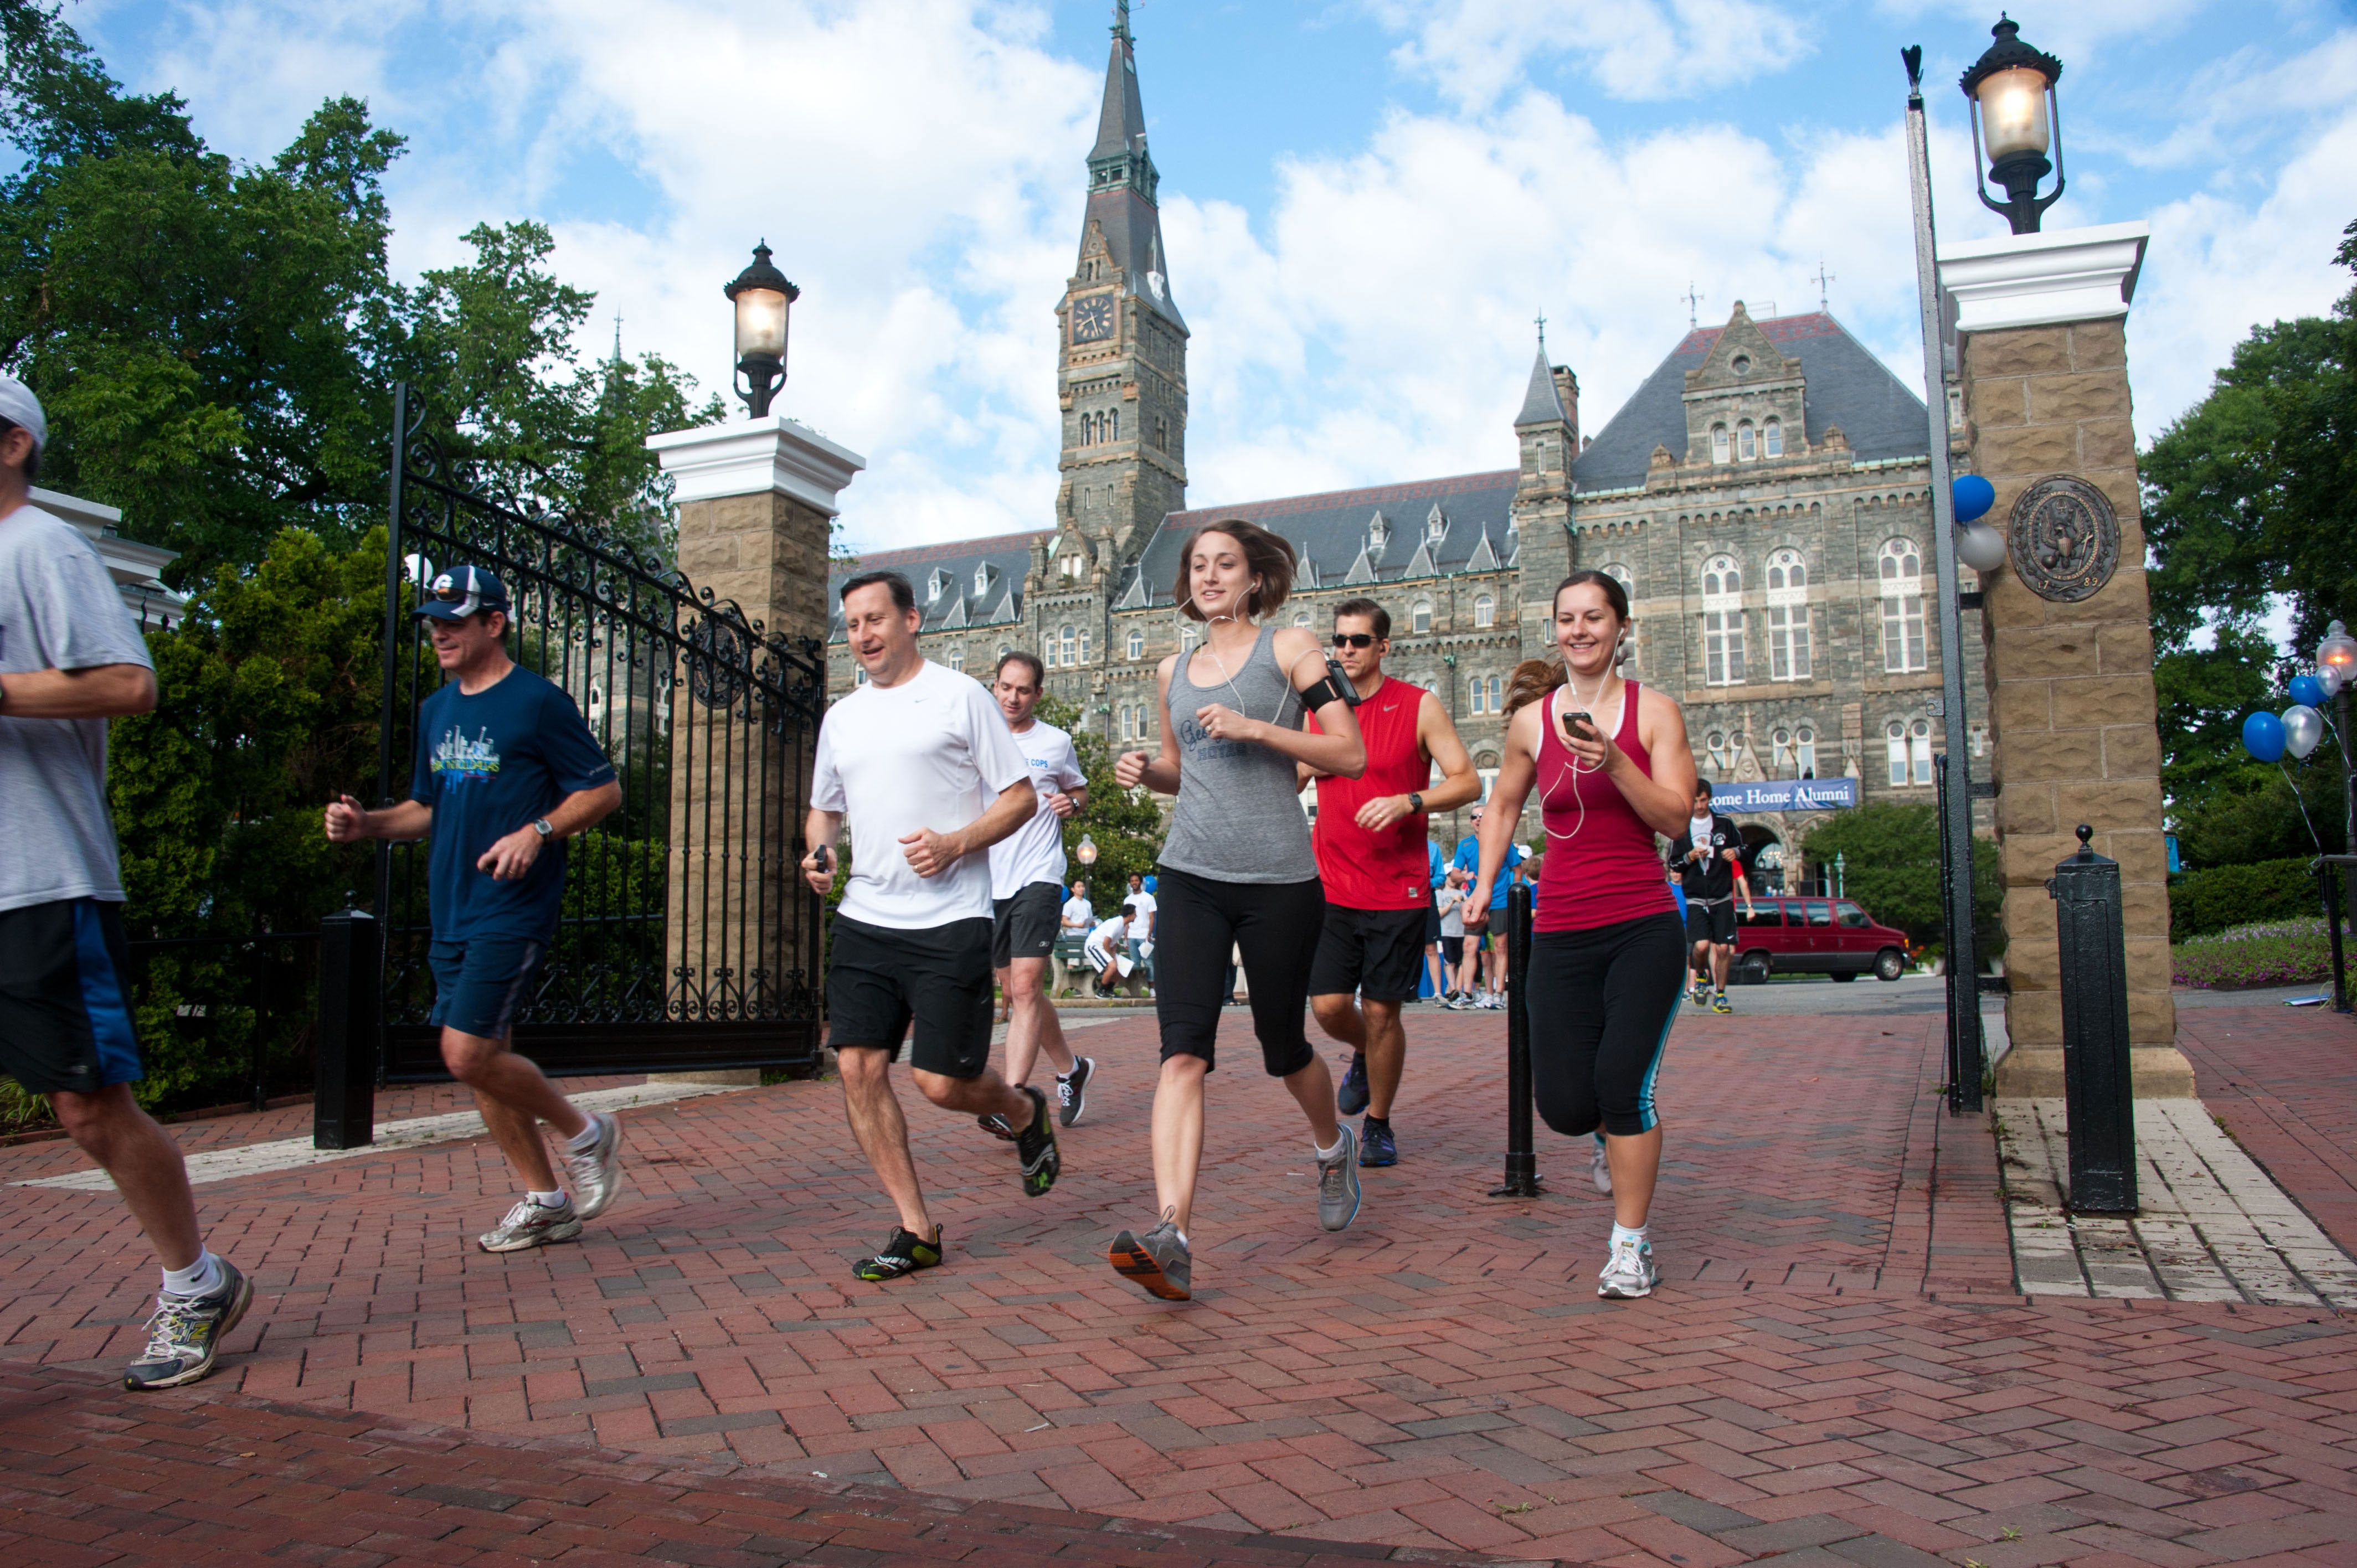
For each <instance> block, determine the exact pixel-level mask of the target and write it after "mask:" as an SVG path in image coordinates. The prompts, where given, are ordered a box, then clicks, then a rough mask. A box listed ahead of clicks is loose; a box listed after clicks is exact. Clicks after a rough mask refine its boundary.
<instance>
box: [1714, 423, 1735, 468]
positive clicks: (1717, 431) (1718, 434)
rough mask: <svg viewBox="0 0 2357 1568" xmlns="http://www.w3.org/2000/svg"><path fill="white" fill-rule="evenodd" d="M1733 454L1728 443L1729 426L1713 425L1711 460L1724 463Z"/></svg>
mask: <svg viewBox="0 0 2357 1568" xmlns="http://www.w3.org/2000/svg"><path fill="white" fill-rule="evenodd" d="M1733 455H1734V454H1733V452H1732V450H1731V448H1730V447H1729V446H1728V444H1727V426H1726V425H1724V424H1714V425H1712V426H1711V427H1710V460H1711V461H1712V462H1714V463H1724V462H1726V461H1727V459H1728V458H1729V457H1731V456H1733Z"/></svg>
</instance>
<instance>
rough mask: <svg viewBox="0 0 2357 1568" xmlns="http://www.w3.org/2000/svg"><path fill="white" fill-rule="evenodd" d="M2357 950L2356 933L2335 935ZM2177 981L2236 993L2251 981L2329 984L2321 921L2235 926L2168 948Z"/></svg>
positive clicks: (2327, 948) (2329, 956) (2325, 937)
mask: <svg viewBox="0 0 2357 1568" xmlns="http://www.w3.org/2000/svg"><path fill="white" fill-rule="evenodd" d="M2341 940H2342V942H2343V944H2344V945H2346V946H2348V947H2350V948H2352V950H2357V937H2352V936H2350V935H2348V934H2347V933H2346V931H2345V929H2344V933H2343V935H2342V937H2341ZM2169 955H2170V958H2171V960H2172V968H2173V969H2174V970H2175V972H2176V981H2177V983H2178V984H2179V985H2190V986H2196V987H2199V988H2201V989H2202V990H2206V991H2236V990H2241V989H2243V988H2244V987H2246V986H2255V985H2306V984H2310V983H2319V984H2330V983H2331V981H2332V947H2331V942H2330V936H2329V934H2328V933H2327V932H2326V930H2325V929H2324V922H2323V921H2322V920H2278V921H2274V922H2271V923H2268V924H2265V925H2252V926H2235V927H2233V928H2232V929H2227V930H2223V931H2216V932H2212V934H2211V935H2209V936H2206V937H2196V938H2194V939H2193V940H2190V941H2183V942H2179V943H2177V944H2176V945H2174V946H2173V947H2171V948H2170V949H2169Z"/></svg>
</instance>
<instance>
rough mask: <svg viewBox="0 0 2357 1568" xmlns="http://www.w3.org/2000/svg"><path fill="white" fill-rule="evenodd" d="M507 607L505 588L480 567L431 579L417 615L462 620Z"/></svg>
mask: <svg viewBox="0 0 2357 1568" xmlns="http://www.w3.org/2000/svg"><path fill="white" fill-rule="evenodd" d="M509 607H510V606H509V604H508V591H507V588H506V586H505V585H502V584H501V583H500V580H499V579H498V578H497V577H494V576H492V575H490V573H489V572H486V571H484V570H483V569H482V568H480V567H479V566H461V567H459V568H458V569H457V571H455V572H445V573H443V574H442V575H440V576H438V577H436V578H435V579H434V585H433V586H432V587H431V588H428V589H427V590H426V596H425V598H424V599H422V600H420V601H419V603H418V606H417V613H418V614H419V615H421V616H432V617H433V618H435V619H436V620H465V619H466V618H468V616H470V615H473V614H474V613H475V612H476V611H477V610H504V609H507V608H509Z"/></svg>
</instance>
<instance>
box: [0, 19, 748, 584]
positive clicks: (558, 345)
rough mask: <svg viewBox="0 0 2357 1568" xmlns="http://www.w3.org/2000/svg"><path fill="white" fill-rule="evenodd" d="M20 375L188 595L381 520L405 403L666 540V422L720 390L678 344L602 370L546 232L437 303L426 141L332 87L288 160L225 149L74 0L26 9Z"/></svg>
mask: <svg viewBox="0 0 2357 1568" xmlns="http://www.w3.org/2000/svg"><path fill="white" fill-rule="evenodd" d="M0 49H5V59H0V135H5V137H6V139H7V140H8V142H9V143H10V144H11V146H12V148H13V150H14V151H15V153H16V156H17V158H18V160H19V162H18V166H17V167H16V170H15V172H14V173H12V174H10V175H8V176H7V177H5V178H0V364H5V366H6V367H7V368H8V369H9V370H11V371H14V372H15V373H16V374H17V375H19V376H21V377H22V378H23V379H24V380H25V381H26V382H27V384H28V385H30V386H31V387H32V388H33V390H34V391H35V392H37V393H38V395H39V396H40V398H41V400H42V403H43V405H44V407H45V408H46V410H47V412H48V416H49V425H50V433H51V435H50V445H49V446H48V450H47V452H46V453H45V454H44V456H43V467H42V478H43V481H44V482H45V483H47V484H48V485H50V486H52V487H54V488H57V489H68V490H71V491H73V492H74V493H76V494H78V495H83V496H87V497H90V498H91V499H96V500H102V501H105V502H108V503H110V504H113V505H115V506H119V507H121V508H122V509H123V511H124V532H126V533H127V534H129V535H130V536H132V537H134V538H136V539H141V540H145V541H148V542H153V543H157V544H162V545H166V546H168V547H170V548H172V549H175V550H178V551H179V552H181V559H180V560H179V561H178V562H177V563H175V564H174V566H173V567H172V569H171V573H170V575H171V576H172V580H173V582H174V583H175V585H180V586H186V585H189V584H196V583H202V582H205V581H208V580H210V577H211V575H212V574H213V571H214V569H215V567H216V566H218V565H220V564H223V563H230V564H239V565H247V564H252V563H253V562H254V561H256V560H258V559H260V557H261V556H262V554H263V553H264V549H265V548H266V547H267V546H268V544H269V542H271V541H272V540H274V538H275V537H276V536H277V535H278V533H279V532H281V531H282V530H283V529H285V528H288V527H291V526H300V527H305V528H307V529H310V530H311V531H312V532H316V533H317V534H319V535H320V536H321V537H322V538H323V539H325V540H327V541H328V542H332V543H334V544H337V545H346V544H349V543H350V542H352V541H353V540H354V539H355V538H357V537H358V535H359V533H360V532H361V531H362V530H363V529H365V528H366V527H367V525H368V524H369V522H371V521H374V520H375V519H376V518H378V517H379V516H381V515H382V505H383V499H384V466H385V457H386V452H387V447H388V438H389V435H390V426H391V420H392V395H391V394H392V387H393V382H394V381H399V380H407V381H411V382H413V383H414V384H415V385H417V386H419V387H420V388H421V389H423V391H424V392H425V395H426V396H427V397H428V399H429V401H430V402H431V403H432V405H433V407H434V409H435V410H436V413H438V414H439V415H440V416H441V418H442V420H443V421H444V422H445V423H446V424H447V425H448V427H449V428H450V429H452V430H453V431H454V432H455V433H456V435H457V442H456V445H457V448H458V453H459V455H460V456H464V457H467V458H468V459H471V460H473V461H474V463H475V464H476V465H477V467H478V471H479V473H480V475H481V477H483V478H486V479H487V480H489V481H490V482H492V483H494V484H496V485H498V486H500V487H501V488H504V489H508V490H511V491H512V492H514V493H516V494H518V495H519V496H524V497H528V498H531V499H534V500H537V501H539V502H541V503H542V504H545V505H548V506H551V507H554V508H558V509H561V510H565V511H567V512H570V513H573V514H576V515H578V516H582V517H586V518H589V519H593V520H595V521H600V522H605V523H608V524H610V525H613V526H616V527H618V528H619V529H620V530H622V531H623V532H625V534H626V535H628V536H630V537H631V538H633V539H636V540H638V541H640V542H642V543H647V544H652V545H662V544H663V543H665V542H667V536H668V529H669V524H670V521H671V509H670V502H669V496H670V486H669V481H667V480H666V479H664V478H662V473H661V470H660V467H659V466H658V465H657V463H656V461H655V459H654V457H653V456H652V455H651V454H650V453H648V452H647V451H646V450H645V449H644V447H643V446H642V445H641V438H642V437H643V436H644V435H646V434H647V432H648V431H649V430H651V429H658V428H678V427H682V426H684V425H689V424H701V423H708V422H710V421H712V420H714V419H716V418H718V417H719V416H720V412H721V411H720V405H719V403H718V402H717V400H716V399H713V400H706V401H705V403H703V404H702V405H701V406H695V405H694V404H693V403H692V394H691V389H690V386H689V383H688V382H687V381H686V379H685V378H684V377H683V376H682V375H681V374H680V373H679V372H678V371H676V370H674V369H673V367H671V366H670V365H669V364H667V363H665V362H664V361H663V360H661V359H660V358H658V357H655V356H646V357H644V358H641V359H640V360H637V361H635V362H632V361H622V360H615V361H611V362H606V363H600V364H597V365H591V366H584V365H582V364H581V363H580V362H579V360H578V356H577V354H576V349H575V347H574V344H575V340H576V338H577V336H578V335H579V333H580V330H581V329H582V328H583V327H584V326H585V325H586V323H587V319H588V316H589V312H590V309H591V306H592V296H591V295H589V294H587V292H586V291H583V290H579V289H574V288H570V287H567V286H565V285H562V284H560V283H558V282H557V281H556V280H555V279H554V277H553V276H552V275H551V274H549V272H548V270H547V267H546V261H547V257H548V254H549V251H550V249H551V242H550V240H549V236H548V232H547V231H546V230H545V229H544V228H543V227H542V226H540V225H538V224H533V223H514V224H508V225H505V226H495V225H488V224H487V225H483V226H480V227H479V228H477V229H476V230H474V231H472V232H471V233H469V234H468V236H467V240H468V243H469V244H471V245H472V246H473V247H474V250H475V260H474V261H473V263H470V264H468V265H466V266H461V267H454V268H447V269H443V270H440V271H437V272H433V273H428V274H426V275H425V280H424V282H423V283H422V284H421V285H419V286H418V287H417V288H415V289H405V288H404V287H402V286H401V285H398V284H396V283H395V282H394V281H393V278H392V276H391V274H390V273H389V272H388V270H387V265H386V253H385V247H386V240H387V237H388V235H389V234H390V233H391V231H392V217H391V214H390V211H389V209H388V208H387V204H386V202H385V199H384V195H383V191H382V178H383V176H384V173H385V171H386V170H387V169H388V168H389V167H390V166H392V164H393V160H394V159H395V158H396V157H398V156H400V154H401V150H402V138H401V137H400V136H398V135H397V134H393V133H392V132H390V131H385V130H381V129H378V128H376V127H375V126H374V125H372V124H371V122H370V119H369V113H368V108H367V105H366V104H364V103H362V102H360V101H358V100H356V99H351V98H333V99H329V100H328V101H327V102H325V103H323V104H322V105H321V106H320V108H319V109H318V111H317V113H314V114H313V115H312V116H311V118H310V119H309V120H308V121H307V123H306V124H304V126H303V128H302V130H301V131H300V132H299V133H298V134H297V135H296V138H295V140H294V142H293V143H292V144H291V145H289V146H288V147H287V148H286V149H285V152H283V153H282V154H280V155H279V156H277V157H276V158H275V159H274V160H272V161H271V162H269V163H267V164H253V165H247V164H240V163H237V162H235V161H233V160H231V159H230V158H227V157H224V156H221V155H219V154H215V153H212V152H210V151H209V150H208V149H207V148H206V146H205V145H204V143H203V141H202V140H201V139H200V138H199V137H198V136H197V134H195V132H194V131H193V130H192V129H191V128H190V127H189V124H188V116H187V113H185V105H183V104H182V102H181V101H180V100H179V99H178V97H176V96H174V95H172V94H169V93H165V94H159V95H156V96H153V97H141V96H137V95H132V94H126V93H124V91H123V90H122V88H121V87H120V85H119V84H118V83H116V82H115V81H113V80H112V79H111V78H109V77H108V76H107V75H106V73H105V70H104V69H103V67H102V65H101V63H100V62H99V61H98V60H97V59H96V58H95V57H94V56H92V55H91V53H90V51H89V49H88V48H86V47H85V46H84V45H83V44H82V42H81V39H80V38H79V37H77V36H76V35H75V33H74V31H73V29H72V28H71V27H67V26H66V25H65V24H64V23H63V22H62V21H60V20H59V18H58V15H57V11H56V8H55V7H52V6H40V5H30V4H27V3H26V0H0Z"/></svg>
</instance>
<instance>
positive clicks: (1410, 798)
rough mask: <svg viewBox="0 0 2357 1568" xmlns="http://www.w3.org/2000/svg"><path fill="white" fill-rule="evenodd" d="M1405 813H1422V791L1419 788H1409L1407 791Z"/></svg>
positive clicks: (1416, 814)
mask: <svg viewBox="0 0 2357 1568" xmlns="http://www.w3.org/2000/svg"><path fill="white" fill-rule="evenodd" d="M1407 814H1408V815H1409V816H1411V817H1420V816H1422V815H1424V791H1422V790H1421V789H1411V790H1409V791H1408V792H1407Z"/></svg>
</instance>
